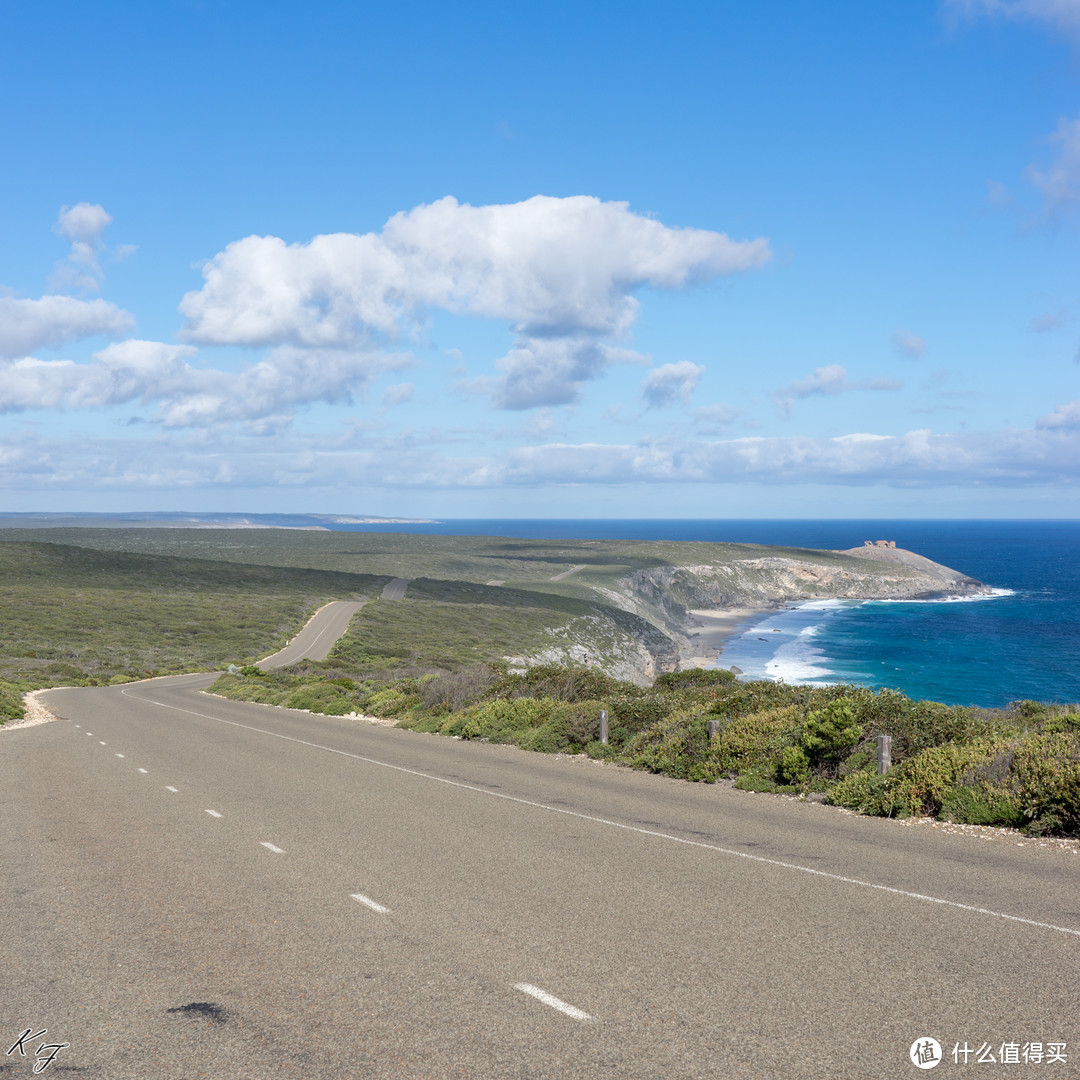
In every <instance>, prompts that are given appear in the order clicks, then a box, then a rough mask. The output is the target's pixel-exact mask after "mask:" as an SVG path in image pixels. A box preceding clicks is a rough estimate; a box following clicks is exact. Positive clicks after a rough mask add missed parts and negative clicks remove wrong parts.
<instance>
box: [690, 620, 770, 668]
mask: <svg viewBox="0 0 1080 1080" xmlns="http://www.w3.org/2000/svg"><path fill="white" fill-rule="evenodd" d="M773 610H775V609H774V608H718V609H707V608H705V609H697V610H693V609H692V610H691V611H690V614H691V615H692V616H693V617H694V618H695V619H696V620H697V621H698V622H700V623H701V626H700V627H695V628H694V629H693V630H691V631H690V632H689V633H688V634H687V636H688V637H689V638H690V642H691V647H692V649H693V655H692V656H688V657H684V658H683V660H682V666H683V667H684V668H689V667H715V666H716V665H717V657H718V655H719V654H720V653H721V651H722V650H723V648H724V642H726V641H727V639H728V638H729V637H731V635H732V634H734V633H736V632H737V631H739V630H741V629H743V628H744V627H745V626H746V624H747V623H749V622H751V621H752V620H753V619H757V618H760V617H761V616H762V615H768V614H769V612H770V611H773ZM720 666H721V667H723V664H720Z"/></svg>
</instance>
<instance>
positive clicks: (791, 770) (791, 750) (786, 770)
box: [780, 746, 810, 787]
mask: <svg viewBox="0 0 1080 1080" xmlns="http://www.w3.org/2000/svg"><path fill="white" fill-rule="evenodd" d="M780 776H781V778H782V779H783V780H785V781H786V782H787V783H789V784H794V785H795V786H796V787H801V786H802V785H804V784H807V783H809V781H810V759H809V758H808V757H807V756H806V751H805V750H804V749H803V748H802V747H801V746H785V747H784V750H783V752H782V754H781V756H780Z"/></svg>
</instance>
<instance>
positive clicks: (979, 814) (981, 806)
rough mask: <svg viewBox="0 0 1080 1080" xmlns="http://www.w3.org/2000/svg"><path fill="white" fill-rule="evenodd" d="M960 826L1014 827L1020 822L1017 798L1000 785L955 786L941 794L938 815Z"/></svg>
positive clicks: (1021, 816) (1022, 819)
mask: <svg viewBox="0 0 1080 1080" xmlns="http://www.w3.org/2000/svg"><path fill="white" fill-rule="evenodd" d="M939 816H940V817H941V818H942V820H944V821H956V822H959V823H961V824H963V825H998V826H1004V827H1009V828H1016V827H1017V826H1019V825H1022V824H1023V823H1024V813H1023V811H1022V810H1021V808H1020V800H1019V798H1018V797H1017V796H1016V795H1015V794H1014V793H1012V792H1010V791H1007V790H1005V789H1004V788H1001V787H992V786H983V785H980V786H979V787H964V786H957V787H954V788H953V789H952V791H950V792H948V793H947V794H946V795H945V798H944V799H943V800H942V802H941V813H940V815H939Z"/></svg>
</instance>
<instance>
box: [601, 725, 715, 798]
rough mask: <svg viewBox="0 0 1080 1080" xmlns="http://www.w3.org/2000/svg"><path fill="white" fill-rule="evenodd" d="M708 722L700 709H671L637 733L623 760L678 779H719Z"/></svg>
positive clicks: (625, 751)
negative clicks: (696, 710) (698, 710)
mask: <svg viewBox="0 0 1080 1080" xmlns="http://www.w3.org/2000/svg"><path fill="white" fill-rule="evenodd" d="M705 725H706V719H705V717H704V716H703V715H701V714H700V713H696V712H693V711H683V712H675V713H672V714H671V715H670V716H668V717H665V719H663V720H661V721H660V723H659V724H656V725H655V726H654V727H652V728H650V729H649V730H648V731H643V732H641V733H640V734H638V735H636V736H634V738H633V739H631V741H630V743H629V744H628V745H627V746H626V748H625V750H624V751H623V755H622V757H623V760H624V761H626V762H627V763H628V764H630V765H631V766H633V767H634V768H635V769H647V770H648V771H649V772H655V773H663V775H664V776H672V777H675V778H676V779H677V780H705V781H708V782H711V781H713V780H716V778H717V777H718V776H720V774H721V769H720V767H719V765H718V762H717V759H716V757H715V756H714V755H713V753H712V748H711V747H710V745H709V743H710V740H709V736H708V731H707V728H706V726H705Z"/></svg>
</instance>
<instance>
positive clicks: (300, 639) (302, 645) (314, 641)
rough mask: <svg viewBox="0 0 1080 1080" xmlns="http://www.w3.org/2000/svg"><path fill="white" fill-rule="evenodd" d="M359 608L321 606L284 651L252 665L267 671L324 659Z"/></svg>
mask: <svg viewBox="0 0 1080 1080" xmlns="http://www.w3.org/2000/svg"><path fill="white" fill-rule="evenodd" d="M363 606H364V601H363V600H333V601H331V602H330V603H329V604H324V605H323V606H322V607H321V608H319V610H318V611H316V612H315V614H314V615H312V616H311V618H310V619H308V621H307V624H306V625H305V626H304V629H303V630H301V631H300V633H299V634H297V635H296V637H294V638H293V639H292V641H290V642H289V644H288V645H286V646H285V648H284V649H279V650H278V651H277V652H276V653H271V654H270V655H269V656H265V657H263V659H262V660H260V661H259V662H258V664H257V665H256V666H257V667H260V668H262V669H263V671H271V670H273V669H274V668H281V667H287V666H288V665H289V664H295V663H296V662H297V661H298V660H325V659H326V658H327V656H329V655H330V650H331V649H332V648H333V647H334V645H335V644H336V643H337V640H338V638H340V637H341V636H342V635H343V634H344V633H345V631H346V630H348V629H349V623H351V622H352V618H353V616H354V615H355V614H356V613H357V612H358V611H359V610H360V609H361V608H362V607H363Z"/></svg>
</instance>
